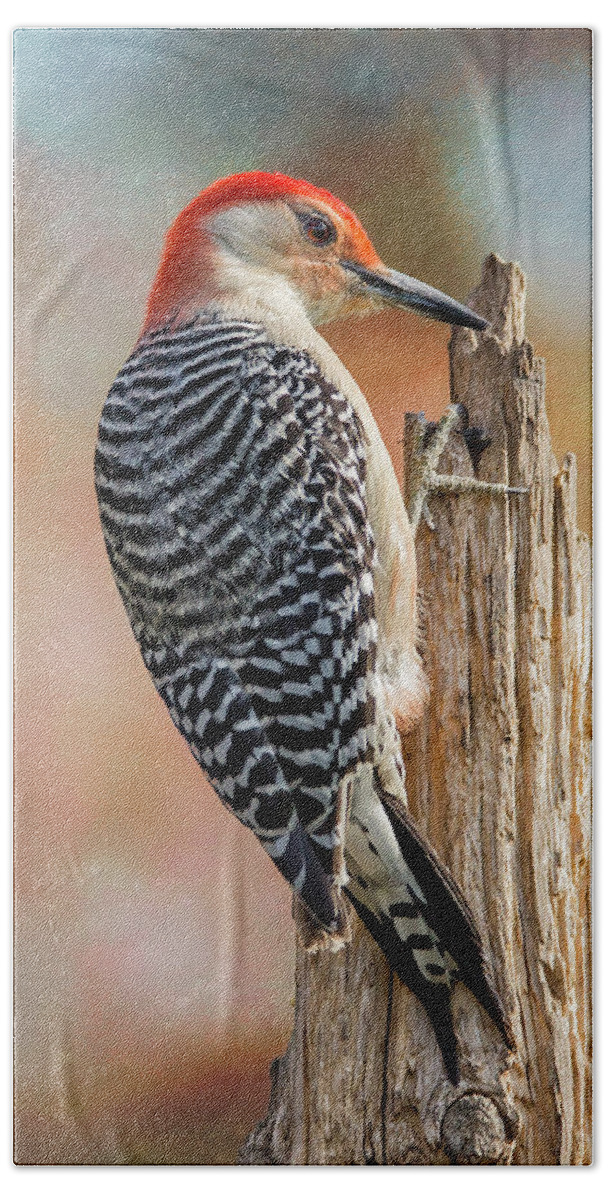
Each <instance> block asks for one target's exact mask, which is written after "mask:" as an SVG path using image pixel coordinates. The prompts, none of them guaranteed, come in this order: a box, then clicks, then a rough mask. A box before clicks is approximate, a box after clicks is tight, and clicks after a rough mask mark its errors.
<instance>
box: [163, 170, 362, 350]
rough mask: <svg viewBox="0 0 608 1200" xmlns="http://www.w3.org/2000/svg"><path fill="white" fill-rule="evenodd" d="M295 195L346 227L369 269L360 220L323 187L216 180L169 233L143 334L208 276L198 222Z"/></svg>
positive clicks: (273, 178) (264, 174)
mask: <svg viewBox="0 0 608 1200" xmlns="http://www.w3.org/2000/svg"><path fill="white" fill-rule="evenodd" d="M295 196H298V197H300V198H301V199H302V200H305V201H309V202H310V203H312V204H320V205H324V206H326V207H328V208H330V209H331V210H332V211H333V212H334V213H335V214H336V216H337V217H339V218H341V220H342V221H343V222H344V224H345V225H346V226H347V229H348V234H349V236H350V240H351V245H352V247H353V250H355V251H356V254H357V258H358V259H359V260H360V261H361V262H362V263H365V264H366V265H370V266H371V265H372V264H373V263H375V262H377V261H378V256H377V254H376V252H375V250H374V248H373V246H372V244H371V242H370V240H369V238H368V236H367V234H366V232H365V230H364V228H363V226H362V225H361V222H360V221H359V219H358V217H356V216H355V214H354V213H353V212H352V211H351V209H350V208H348V206H347V205H346V204H344V202H343V201H342V200H339V199H338V197H337V196H333V195H332V193H331V192H328V191H327V190H326V189H325V188H319V187H315V185H314V184H312V183H308V182H307V180H305V179H292V178H291V176H290V175H281V174H280V173H279V172H278V171H275V172H270V171H245V172H243V173H242V174H240V175H228V176H227V177H226V178H225V179H216V181H215V183H212V184H210V185H209V187H207V188H205V189H204V191H202V192H200V194H199V195H198V196H196V197H195V198H194V200H191V201H190V203H189V204H187V205H186V207H185V208H184V209H182V211H181V213H180V214H179V216H178V217H176V219H175V221H174V222H173V224H172V225H171V226H170V228H169V230H168V231H167V234H166V237H165V244H164V248H163V253H162V257H161V261H160V266H159V269H158V272H157V275H156V278H155V280H154V283H153V285H152V290H151V292H150V296H149V298H148V307H147V311H146V319H145V323H144V332H145V331H146V330H149V329H151V328H153V327H154V326H157V325H158V324H160V323H163V322H164V321H165V320H167V319H169V318H170V316H171V314H173V313H176V312H178V311H179V309H180V308H181V306H182V305H183V304H184V303H185V302H187V299H188V297H189V296H190V295H191V294H192V293H193V291H194V290H196V288H197V285H198V286H200V280H201V273H202V272H203V271H205V270H206V271H207V272H210V270H211V267H212V248H211V246H210V244H209V241H208V240H207V239H206V238H205V234H204V228H202V226H201V219H202V218H204V217H206V216H209V215H210V214H212V213H214V212H216V211H217V210H218V209H220V208H227V207H229V206H231V205H235V204H247V203H251V202H254V203H255V202H256V201H265V200H280V199H286V198H287V197H295Z"/></svg>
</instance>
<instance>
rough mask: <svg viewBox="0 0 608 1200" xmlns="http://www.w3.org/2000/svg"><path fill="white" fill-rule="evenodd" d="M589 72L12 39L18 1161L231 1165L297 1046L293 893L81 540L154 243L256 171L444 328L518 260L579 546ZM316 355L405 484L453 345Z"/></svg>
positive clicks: (360, 341)
mask: <svg viewBox="0 0 608 1200" xmlns="http://www.w3.org/2000/svg"><path fill="white" fill-rule="evenodd" d="M590 54H591V37H590V34H589V33H588V32H587V31H585V30H580V29H577V30H560V29H549V30H547V29H544V30H542V29H541V30H521V29H520V30H485V29H481V30H466V29H463V30H420V29H417V30H376V31H374V30H369V29H365V30H356V29H347V30H310V29H305V30H301V29H300V30H205V29H189V30H163V29H116V30H114V29H64V30H62V29H55V30H44V29H30V30H21V31H18V32H17V34H16V35H15V138H16V143H15V145H16V162H15V170H16V176H15V178H16V224H15V229H16V285H15V305H16V338H15V347H16V368H15V383H16V402H15V403H16V407H15V416H16V443H15V444H16V576H15V579H16V639H17V657H16V663H17V672H16V775H17V799H16V851H17V859H16V875H15V882H16V901H17V909H16V912H17V921H16V925H17V941H16V1157H17V1161H19V1162H50V1163H58V1162H72V1163H79V1162H84V1163H124V1162H210V1163H211V1162H230V1161H233V1160H234V1157H235V1155H236V1152H237V1148H238V1145H239V1143H240V1142H241V1141H242V1140H243V1138H244V1137H245V1135H246V1133H247V1132H248V1131H249V1129H250V1128H251V1127H252V1126H253V1124H254V1123H255V1121H256V1120H257V1119H258V1118H259V1117H260V1116H261V1115H262V1113H263V1111H264V1109H265V1105H266V1101H267V1097H268V1066H269V1063H270V1060H271V1059H272V1057H273V1056H274V1055H276V1054H279V1053H281V1052H282V1051H283V1049H284V1048H285V1045H286V1042H287V1039H288V1036H289V1030H290V1022H291V1015H292V1009H291V1002H292V997H293V932H292V927H291V918H290V899H289V895H288V892H287V889H286V887H285V886H284V885H283V884H282V882H281V880H280V879H279V877H278V875H276V874H275V872H274V869H273V867H272V864H271V863H270V861H269V860H268V859H267V858H266V856H265V855H264V853H263V852H262V850H261V849H260V847H259V846H258V844H257V843H256V842H255V841H254V839H253V838H252V837H251V836H249V835H248V834H247V832H246V831H245V830H244V829H242V828H241V827H240V826H239V825H238V824H237V822H236V821H235V820H234V819H233V818H231V817H229V816H228V815H227V814H226V813H225V812H224V810H223V809H222V808H221V806H220V804H219V801H218V800H217V799H216V798H215V796H214V794H213V792H212V791H211V789H210V788H209V786H208V785H207V784H206V783H205V781H204V779H203V777H202V775H201V774H200V771H199V769H198V767H197V766H196V764H195V762H194V759H192V758H191V757H190V755H189V752H188V750H187V748H186V746H185V744H184V743H182V742H181V740H180V738H179V736H178V734H177V733H176V731H175V730H174V728H173V726H172V725H171V723H170V719H169V717H168V715H167V712H166V710H165V709H164V707H163V705H162V703H161V701H160V700H159V699H158V697H157V696H156V693H155V692H154V689H153V686H152V683H151V681H150V679H149V678H148V676H147V674H146V671H145V669H144V667H143V664H142V662H141V660H140V657H139V653H138V651H137V648H136V645H135V642H134V640H133V637H132V635H131V632H130V629H129V626H128V623H127V618H126V616H125V614H124V612H123V610H122V607H121V603H120V600H119V597H118V594H117V592H116V589H115V587H114V584H113V581H112V578H111V575H110V568H109V565H108V562H107V559H106V555H105V551H104V546H103V540H102V536H101V530H100V527H99V522H98V518H97V512H96V505H95V497H94V491H93V451H94V444H95V436H96V425H97V421H98V418H99V414H100V411H101V407H102V404H103V400H104V397H105V394H106V392H107V391H108V388H109V386H110V384H111V382H112V379H113V377H114V375H115V374H116V372H117V370H118V369H119V367H120V366H121V365H122V363H123V361H124V360H125V358H126V357H127V355H128V354H129V351H130V349H131V347H132V345H133V343H134V341H135V339H136V337H137V334H138V330H139V327H140V324H141V320H142V315H143V308H144V303H145V298H146V293H147V290H148V288H149V286H150V282H151V280H152V276H153V274H154V271H155V266H156V263H157V260H158V256H159V251H160V248H161V242H162V237H163V233H164V231H165V229H166V227H167V226H168V225H169V224H170V222H171V221H172V219H173V217H174V216H175V215H176V214H177V213H178V212H179V210H180V209H181V208H182V207H183V206H184V204H186V203H187V201H188V200H190V199H191V198H192V197H193V196H194V195H195V194H196V193H197V192H199V191H200V190H201V188H203V187H205V186H206V185H207V184H208V183H210V182H211V181H212V180H213V179H216V178H217V177H219V176H222V175H227V174H231V173H232V172H236V171H244V170H249V169H253V168H261V169H264V170H270V171H273V170H278V171H282V172H286V173H288V174H292V175H296V176H299V177H303V178H306V179H309V180H311V181H312V182H314V183H316V184H319V185H322V186H323V187H326V188H329V189H330V190H332V191H334V192H335V193H336V194H337V195H338V196H340V197H341V198H342V199H344V200H345V201H346V202H347V203H348V204H349V205H350V206H351V207H352V208H354V209H355V211H356V212H357V213H358V215H359V216H360V218H361V219H362V221H363V223H364V225H365V226H366V227H367V229H368V231H369V233H370V235H371V237H372V240H373V241H374V242H375V244H376V247H377V249H378V251H379V253H380V254H381V255H382V257H383V258H384V260H385V261H386V262H387V263H388V264H389V265H391V266H393V267H395V268H397V269H399V270H403V271H406V272H407V273H408V274H412V275H415V276H418V277H419V278H421V279H424V280H426V281H427V282H428V283H431V284H433V285H435V286H436V287H440V288H442V289H443V290H445V291H447V292H449V293H450V294H451V295H453V296H455V297H457V298H458V299H460V300H464V299H465V298H466V296H467V293H468V292H469V291H470V290H471V288H472V287H473V286H474V285H475V283H476V281H477V279H478V276H479V272H480V266H481V262H482V259H483V258H484V256H485V255H486V254H487V253H488V252H489V251H492V250H493V251H496V252H497V253H498V254H500V255H501V256H502V257H505V258H509V259H511V258H515V259H518V260H519V262H520V263H521V265H522V266H523V268H524V270H525V272H526V274H527V277H528V282H529V288H528V331H529V335H530V337H531V339H532V341H533V343H534V345H535V347H536V350H537V352H538V353H540V354H542V355H544V356H545V357H546V360H547V378H548V404H549V414H550V420H551V428H552V433H553V441H554V447H555V450H556V453H557V454H558V455H562V454H563V453H564V452H565V451H568V450H573V451H575V452H576V454H577V456H578V462H579V472H580V474H579V479H580V497H579V500H580V514H581V524H582V527H583V528H588V526H589V520H590V463H591V417H590V413H591V400H590V371H591V367H590V363H591V358H590V312H591V300H590V270H591V247H590V228H591V184H590V155H591V149H590V148H591V99H590ZM326 332H327V336H328V338H329V340H330V341H331V343H332V345H333V346H334V347H335V349H336V350H337V351H338V353H339V354H340V355H341V356H342V357H343V358H344V360H345V361H346V363H347V365H348V366H349V368H350V369H351V371H352V373H353V374H354V375H355V377H356V378H357V380H358V381H359V383H360V384H361V385H362V387H363V389H364V391H366V392H367V395H368V396H369V398H370V400H371V402H372V405H373V408H374V411H375V413H376V417H377V419H378V421H379V424H380V427H381V430H382V432H383V434H384V436H385V438H386V441H387V443H388V445H389V447H390V449H391V452H392V454H393V456H394V460H395V463H396V465H397V467H398V469H399V470H400V469H401V467H400V443H399V439H400V432H401V425H402V414H403V412H404V411H405V410H416V411H417V410H425V411H426V413H427V415H429V416H431V417H436V416H437V415H438V414H439V413H440V412H441V411H442V409H443V408H444V406H445V404H446V402H447V400H448V395H449V379H448V362H447V350H446V347H447V341H448V337H449V330H448V329H447V328H446V327H445V326H441V325H433V324H430V323H426V322H424V321H423V320H421V319H420V318H418V317H415V316H407V315H405V314H403V313H399V312H394V313H388V314H387V315H384V316H380V317H374V318H372V319H368V320H366V321H364V322H358V323H355V322H352V323H344V324H341V325H335V326H333V327H330V328H329V329H328V330H327V331H326Z"/></svg>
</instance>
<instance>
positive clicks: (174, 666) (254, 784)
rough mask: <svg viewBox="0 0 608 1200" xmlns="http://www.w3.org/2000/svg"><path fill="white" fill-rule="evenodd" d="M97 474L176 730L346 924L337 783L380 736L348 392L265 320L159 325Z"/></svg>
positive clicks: (321, 906)
mask: <svg viewBox="0 0 608 1200" xmlns="http://www.w3.org/2000/svg"><path fill="white" fill-rule="evenodd" d="M95 472H96V486H97V493H98V498H99V504H100V511H101V518H102V524H103V529H104V534H105V539H106V545H107V548H108V553H109V556H110V560H111V563H112V567H113V570H114V574H115V577H116V580H117V583H118V587H119V589H120V592H121V595H122V598H123V601H124V603H125V606H126V609H127V612H128V615H129V619H130V621H131V625H132V627H133V631H134V633H135V636H136V638H137V640H138V642H139V644H140V647H141V650H142V654H143V657H144V661H145V663H146V666H147V667H148V669H149V671H150V673H151V674H152V677H153V679H154V682H155V684H156V687H157V688H158V691H159V692H160V694H161V696H162V697H163V699H164V701H165V703H166V704H167V706H168V708H169V711H170V713H171V716H172V718H173V720H174V722H175V724H176V725H177V727H178V729H179V730H180V732H181V733H182V734H183V735H184V737H185V738H186V740H187V741H188V744H189V746H190V749H191V750H192V753H193V754H194V756H195V757H196V758H197V760H198V761H199V762H200V764H201V766H202V767H203V769H204V770H205V772H206V774H207V775H208V776H209V778H210V780H211V781H212V783H213V784H214V787H215V788H216V790H217V791H218V793H219V795H220V796H221V798H222V799H223V800H224V802H225V803H226V804H227V805H228V806H229V807H230V808H231V809H232V810H233V811H234V812H235V813H236V815H237V816H238V817H239V819H240V820H241V821H242V822H243V823H244V824H245V825H247V826H248V827H249V828H250V829H252V830H253V832H254V833H255V834H257V836H258V837H259V838H260V840H261V842H262V843H263V845H264V846H265V848H266V849H267V850H268V852H269V853H270V854H271V856H272V857H273V859H274V860H275V862H276V864H277V866H278V867H279V869H280V870H281V871H282V872H283V874H284V875H285V877H286V878H287V880H288V881H289V883H290V884H291V885H292V886H293V887H294V888H295V889H296V890H297V891H298V892H299V893H300V894H301V896H302V898H303V900H304V901H305V903H306V904H307V905H308V906H309V907H310V908H311V909H312V911H313V912H314V913H315V914H316V915H317V916H318V917H319V919H320V920H321V922H322V923H323V924H325V925H327V926H328V927H330V928H331V927H332V926H333V924H334V922H335V919H336V913H335V911H334V902H333V900H332V899H331V896H330V892H329V889H328V886H327V876H328V874H329V873H330V871H331V860H332V851H333V849H334V847H335V843H336V837H337V835H336V831H335V816H334V806H335V797H336V791H337V787H338V783H339V781H340V779H341V778H342V777H343V776H344V774H345V773H346V772H348V771H349V770H351V769H352V768H354V767H355V766H356V765H357V763H359V762H360V761H362V760H364V759H366V758H367V757H369V756H370V755H373V742H374V731H375V727H374V694H373V691H374V670H373V667H374V654H375V644H376V623H375V620H374V607H373V583H372V566H373V560H374V544H373V537H372V533H371V529H370V526H369V522H368V520H367V514H366V506H365V454H364V450H363V446H362V440H361V432H360V429H359V424H358V421H357V418H356V416H355V414H354V412H353V410H352V408H351V406H350V405H349V404H348V403H347V401H346V400H345V399H344V397H343V396H342V395H341V394H340V393H339V392H337V391H336V390H335V389H334V388H332V387H331V386H330V385H329V384H328V383H327V381H326V380H325V379H324V377H323V376H322V374H321V372H320V371H319V368H318V367H317V366H316V365H315V364H314V363H313V362H312V361H311V359H310V358H309V357H308V356H307V355H306V354H305V353H303V352H298V351H294V350H291V349H280V348H277V347H276V346H274V345H272V344H271V343H270V342H269V340H268V338H267V335H266V334H265V333H264V331H263V329H262V328H261V327H259V326H256V325H253V324H249V323H245V322H235V321H234V322H233V321H219V320H214V319H209V320H207V321H204V322H196V323H193V324H192V325H189V326H186V327H181V328H180V329H179V330H178V331H176V332H173V333H170V332H167V331H162V330H161V331H159V332H157V333H153V334H151V335H149V336H147V337H144V338H143V339H142V340H141V341H140V342H139V344H138V345H137V347H136V349H135V351H134V353H133V355H132V356H131V358H130V359H129V360H128V362H127V363H126V365H125V366H124V367H123V369H122V371H121V372H120V374H119V376H118V378H117V379H116V382H115V383H114V385H113V387H112V389H111V391H110V393H109V396H108V399H107V401H106V405H105V407H104V410H103V414H102V418H101V422H100V426H99V441H98V447H97V454H96V460H95Z"/></svg>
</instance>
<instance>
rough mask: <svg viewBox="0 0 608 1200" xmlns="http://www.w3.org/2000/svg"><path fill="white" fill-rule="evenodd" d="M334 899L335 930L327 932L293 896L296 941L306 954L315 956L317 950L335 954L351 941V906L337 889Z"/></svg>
mask: <svg viewBox="0 0 608 1200" xmlns="http://www.w3.org/2000/svg"><path fill="white" fill-rule="evenodd" d="M335 897H336V909H337V912H338V919H337V922H336V928H335V929H333V930H329V929H326V928H325V927H324V926H323V925H321V924H320V922H319V921H317V919H316V917H314V916H313V914H312V913H311V912H310V909H308V908H307V907H306V905H305V904H303V903H302V901H301V900H300V897H299V896H295V895H294V898H293V917H294V921H295V924H296V931H297V935H298V940H299V942H300V944H301V945H302V946H303V947H304V949H305V950H306V952H307V953H308V954H316V953H317V952H318V951H319V950H331V951H332V952H333V953H336V952H337V951H338V950H342V949H343V948H344V946H346V945H347V944H348V942H350V941H351V939H352V936H353V927H352V919H351V918H352V911H353V910H352V906H351V904H350V902H349V901H348V900H347V898H346V896H344V895H343V894H342V892H341V890H340V889H339V888H337V887H336V888H335Z"/></svg>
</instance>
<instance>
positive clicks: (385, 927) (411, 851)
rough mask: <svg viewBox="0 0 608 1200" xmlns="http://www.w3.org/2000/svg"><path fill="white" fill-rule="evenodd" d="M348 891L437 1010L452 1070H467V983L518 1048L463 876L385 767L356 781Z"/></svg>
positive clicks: (400, 970) (432, 1013)
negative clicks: (391, 783)
mask: <svg viewBox="0 0 608 1200" xmlns="http://www.w3.org/2000/svg"><path fill="white" fill-rule="evenodd" d="M346 863H347V868H348V872H349V881H348V883H347V886H346V889H345V890H346V892H347V894H348V896H349V897H350V899H351V901H352V903H353V905H354V907H355V909H356V911H357V913H358V915H359V917H360V918H361V920H362V921H363V922H364V924H365V925H366V926H367V928H368V930H369V932H370V933H371V935H372V937H373V938H374V941H376V942H377V944H378V945H379V946H380V948H381V950H382V951H383V952H384V954H385V956H386V958H387V960H388V962H389V964H390V966H391V968H392V970H393V971H394V972H395V974H396V975H397V976H398V978H399V979H400V980H401V981H402V983H404V984H406V985H407V987H409V988H410V990H411V991H412V992H413V993H414V995H415V996H417V997H418V999H419V1000H420V1002H421V1003H422V1004H423V1006H424V1008H425V1009H426V1012H427V1014H428V1016H429V1018H430V1021H431V1023H432V1025H433V1029H434V1031H435V1036H436V1038H437V1042H438V1045H439V1048H440V1050H441V1054H442V1056H443V1060H444V1064H445V1067H446V1071H447V1074H448V1076H449V1078H450V1080H451V1082H452V1083H454V1084H457V1083H458V1081H459V1077H460V1072H459V1066H458V1052H457V1042H456V1036H455V1032H454V1025H453V1019H452V1010H451V997H452V991H453V987H454V984H455V983H456V982H458V981H460V982H462V983H464V984H465V985H466V986H467V988H468V989H469V991H471V992H472V994H473V995H474V996H475V998H476V999H477V1000H478V1002H479V1003H480V1004H481V1005H482V1007H483V1008H484V1009H485V1011H486V1012H487V1013H488V1016H489V1017H490V1018H491V1019H492V1021H493V1022H494V1023H495V1025H496V1026H497V1028H498V1029H499V1030H500V1033H501V1035H502V1037H503V1038H504V1040H505V1042H506V1043H507V1045H508V1046H509V1047H510V1048H512V1038H511V1033H510V1030H509V1028H508V1024H507V1021H506V1018H505V1014H504V1011H503V1007H502V1004H501V1001H500V998H499V996H498V994H497V992H496V990H495V988H494V987H493V985H492V982H491V980H490V973H489V966H488V963H487V961H486V959H485V956H484V951H483V947H482V943H481V939H480V936H479V933H478V930H477V928H476V926H475V921H474V918H473V916H472V913H471V911H470V909H469V907H468V905H467V902H466V900H465V899H464V896H463V895H462V893H461V892H460V890H459V888H458V886H457V884H456V883H455V881H454V880H453V879H452V877H451V875H450V874H449V872H448V871H447V870H446V868H445V867H444V866H443V865H442V864H441V863H440V861H439V859H438V858H437V856H436V855H435V853H434V852H433V850H432V849H431V847H430V845H429V843H428V842H427V841H426V839H425V838H423V836H422V835H421V834H420V832H419V831H418V830H417V829H416V827H415V825H414V823H413V821H412V819H411V817H410V816H409V813H408V812H407V809H406V808H405V806H404V805H403V803H402V802H401V801H400V800H398V799H397V798H396V797H395V796H393V795H391V793H390V792H388V791H386V790H385V789H384V788H383V787H382V783H381V781H380V778H379V775H378V772H377V771H374V772H373V777H372V778H371V779H370V778H368V779H367V780H366V781H365V782H364V785H363V786H359V787H357V786H355V788H354V789H353V803H352V810H351V815H350V821H349V825H348V834H347V842H346Z"/></svg>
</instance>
